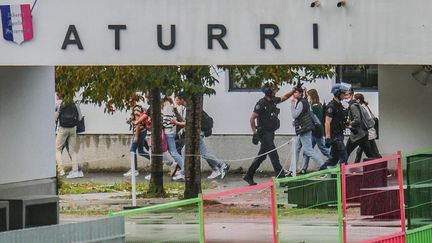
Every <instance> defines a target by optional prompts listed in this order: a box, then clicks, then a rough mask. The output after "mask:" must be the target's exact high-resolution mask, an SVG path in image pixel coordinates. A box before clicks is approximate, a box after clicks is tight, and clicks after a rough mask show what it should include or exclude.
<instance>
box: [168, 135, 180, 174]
mask: <svg viewBox="0 0 432 243" xmlns="http://www.w3.org/2000/svg"><path fill="white" fill-rule="evenodd" d="M165 137H166V140H167V143H168V152H169V153H170V154H171V156H172V157H173V158H174V160H175V162H176V163H177V164H178V165H179V166H180V168H181V169H182V170H183V165H184V162H183V158H182V156H181V155H180V154H179V153H178V152H177V147H176V141H175V137H176V134H175V133H173V134H165Z"/></svg>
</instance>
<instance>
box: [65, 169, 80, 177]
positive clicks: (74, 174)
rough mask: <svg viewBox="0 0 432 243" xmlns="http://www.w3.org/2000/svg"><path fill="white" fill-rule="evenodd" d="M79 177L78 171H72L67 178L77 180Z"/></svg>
mask: <svg viewBox="0 0 432 243" xmlns="http://www.w3.org/2000/svg"><path fill="white" fill-rule="evenodd" d="M78 177H79V172H78V171H74V170H72V171H71V172H69V174H68V175H67V176H66V178H68V179H75V178H78Z"/></svg>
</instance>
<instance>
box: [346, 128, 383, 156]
mask: <svg viewBox="0 0 432 243" xmlns="http://www.w3.org/2000/svg"><path fill="white" fill-rule="evenodd" d="M358 146H360V148H361V149H362V150H363V152H364V153H365V154H366V156H367V157H368V158H378V154H375V153H374V152H373V150H372V148H371V145H370V143H369V140H368V135H367V134H366V136H364V137H363V138H362V139H360V140H357V141H355V142H352V141H351V139H348V142H347V144H346V150H347V155H348V158H349V156H350V154H351V153H352V151H354V149H356V148H357V147H358Z"/></svg>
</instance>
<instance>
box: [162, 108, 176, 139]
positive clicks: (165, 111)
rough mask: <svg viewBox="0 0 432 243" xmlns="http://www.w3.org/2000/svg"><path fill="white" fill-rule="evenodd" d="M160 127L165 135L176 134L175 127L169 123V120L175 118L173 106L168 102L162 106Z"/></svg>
mask: <svg viewBox="0 0 432 243" xmlns="http://www.w3.org/2000/svg"><path fill="white" fill-rule="evenodd" d="M161 113H162V125H163V128H164V132H165V134H174V133H175V132H176V126H175V125H174V124H172V123H171V120H172V119H174V118H175V113H174V105H173V104H171V103H170V102H169V101H165V102H164V103H163V106H162V110H161Z"/></svg>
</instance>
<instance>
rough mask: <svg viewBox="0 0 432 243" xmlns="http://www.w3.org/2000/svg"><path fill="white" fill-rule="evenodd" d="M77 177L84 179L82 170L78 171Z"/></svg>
mask: <svg viewBox="0 0 432 243" xmlns="http://www.w3.org/2000/svg"><path fill="white" fill-rule="evenodd" d="M77 177H79V178H82V177H84V173H83V172H82V170H79V171H78V173H77Z"/></svg>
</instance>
